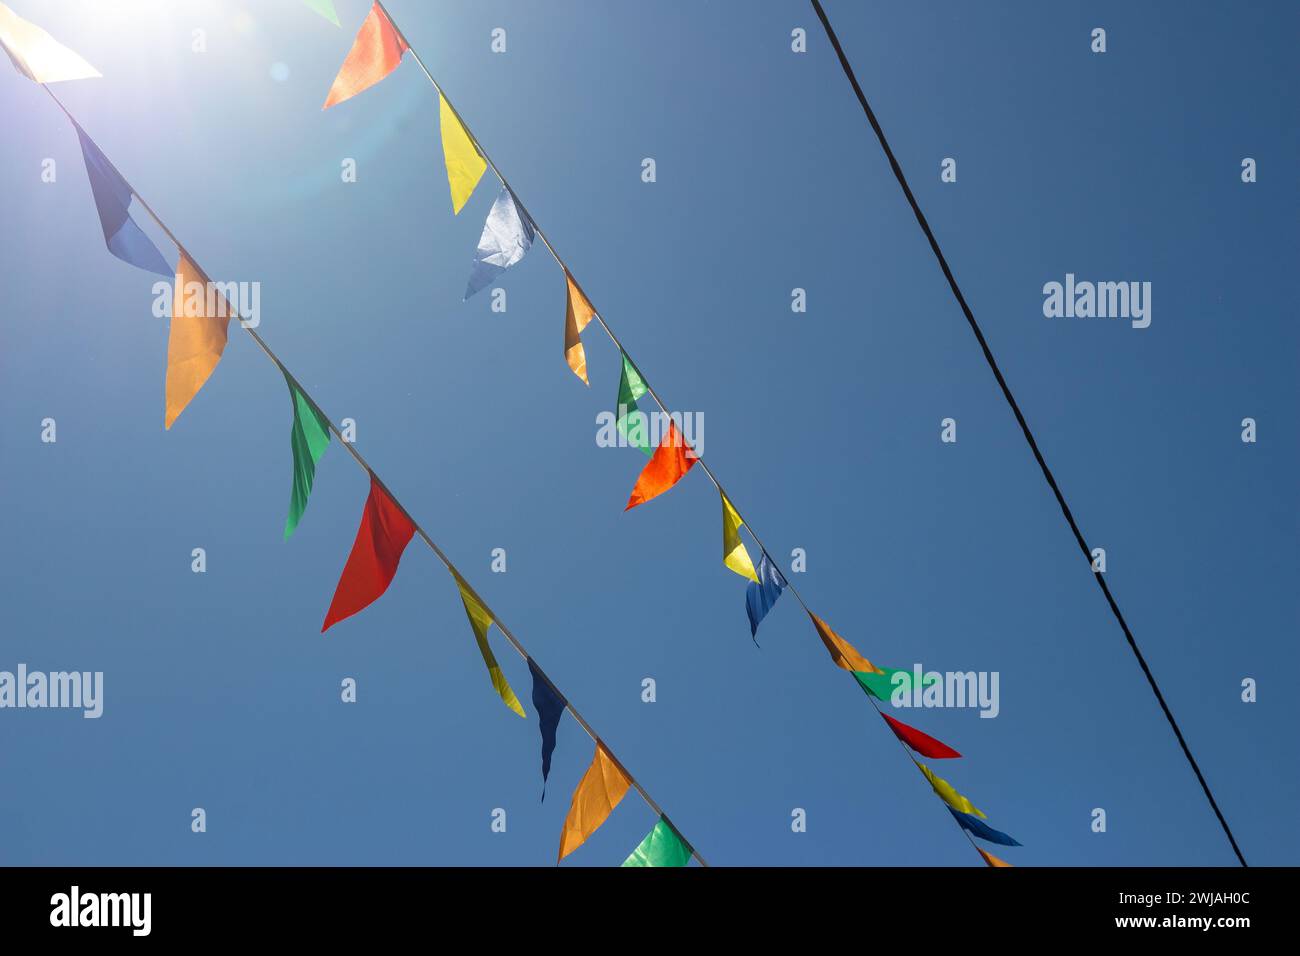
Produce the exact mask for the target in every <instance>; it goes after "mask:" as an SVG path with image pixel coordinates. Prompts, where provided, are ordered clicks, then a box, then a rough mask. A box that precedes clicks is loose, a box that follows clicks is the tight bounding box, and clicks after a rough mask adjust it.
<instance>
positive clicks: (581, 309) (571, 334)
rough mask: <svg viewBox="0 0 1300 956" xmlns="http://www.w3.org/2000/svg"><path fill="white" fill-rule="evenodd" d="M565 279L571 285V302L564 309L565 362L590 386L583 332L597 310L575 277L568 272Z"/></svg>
mask: <svg viewBox="0 0 1300 956" xmlns="http://www.w3.org/2000/svg"><path fill="white" fill-rule="evenodd" d="M564 278H565V280H566V281H567V282H568V284H569V301H568V303H567V304H566V305H565V309H564V360H565V361H566V362H568V363H569V368H571V369H573V374H574V375H576V376H578V378H580V379H582V381H583V383H584V384H586V385H590V384H591V383H590V382H588V381H587V351H586V349H584V348H583V347H582V330H583V329H585V328H586V327H587V323H588V322H590V321H591V320H592V318H593V317H594V316H595V315H596V310H595V309H593V308H592V307H591V303H590V302H588V301H587V297H586V295H584V294H583V292H582V288H581V287H580V286H579V285H578V283H576V282H574V281H573V276H571V275H569V273H568V272H567V271H566V272H565V273H564Z"/></svg>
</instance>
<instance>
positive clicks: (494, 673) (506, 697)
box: [451, 568, 554, 780]
mask: <svg viewBox="0 0 1300 956" xmlns="http://www.w3.org/2000/svg"><path fill="white" fill-rule="evenodd" d="M451 573H452V577H454V578H455V579H456V587H458V588H460V599H461V601H463V602H464V604H465V614H466V616H468V617H469V626H470V627H472V628H473V629H474V640H475V641H477V642H478V650H479V653H480V654H482V655H483V663H484V664H486V665H487V669H488V676H489V677H490V678H492V687H493V688H494V689H495V690H496V692H497V696H499V697H500V698H501V700H502V701H503V702H504V703H505V705H506V706H507V707H509V708H510V709H511V710H513V711H514V712H515V713H516V714H518V715H519V716H520V717H527V716H528V715H527V714H526V713H524V705H523V704H521V703H519V698H518V697H516V696H515V692H514V691H513V690H512V689H511V687H510V682H509V681H508V680H506V675H505V673H504V672H503V671H502V670H501V665H500V664H498V663H497V658H496V655H495V654H493V653H492V648H491V646H490V645H489V644H488V629H489V628H490V627H491V626H492V625H493V624H494V623H495V622H494V621H493V619H492V615H491V614H489V613H488V609H487V608H485V607H484V606H483V602H482V601H480V600H479V598H478V595H477V594H475V593H474V589H473V588H471V587H470V586H469V583H468V582H467V581H466V580H465V579H464V578H462V577H461V576H460V574H458V573H457V572H456V570H455V569H454V568H453V569H452V572H451ZM536 694H537V687H536V684H534V685H533V695H534V697H536ZM545 738H546V731H545V729H543V731H542V746H543V750H544V749H545V746H546V743H545ZM552 746H554V745H552ZM549 757H550V755H549V754H546V753H543V755H542V764H543V768H545V766H546V764H548V763H549ZM543 780H545V774H544V773H543Z"/></svg>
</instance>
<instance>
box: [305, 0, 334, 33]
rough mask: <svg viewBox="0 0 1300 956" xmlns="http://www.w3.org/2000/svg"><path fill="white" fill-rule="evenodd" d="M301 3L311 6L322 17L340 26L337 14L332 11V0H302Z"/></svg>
mask: <svg viewBox="0 0 1300 956" xmlns="http://www.w3.org/2000/svg"><path fill="white" fill-rule="evenodd" d="M302 2H303V3H305V4H307V6H309V7H311V8H312V9H313V10H315V11H316V12H317V13H319V14H320V15H321V16H322V17H324V18H325V19H326V20H328V21H329V22H330V23H332V24H334V25H335V26H336V27H337V26H340V25H341V24H340V23H339V15H338V14H337V13H335V12H334V0H302Z"/></svg>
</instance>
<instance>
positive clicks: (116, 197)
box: [77, 126, 173, 279]
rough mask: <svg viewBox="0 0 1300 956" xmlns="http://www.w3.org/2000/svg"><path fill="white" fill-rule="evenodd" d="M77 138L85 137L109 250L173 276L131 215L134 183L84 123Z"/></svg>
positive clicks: (92, 187)
mask: <svg viewBox="0 0 1300 956" xmlns="http://www.w3.org/2000/svg"><path fill="white" fill-rule="evenodd" d="M77 138H78V139H79V140H81V157H82V159H84V160H85V161H86V175H87V176H88V177H89V178H90V191H91V193H93V194H94V196H95V208H96V209H98V210H99V224H100V225H101V226H102V227H103V228H104V242H105V243H106V244H107V245H108V251H109V252H111V253H113V255H115V256H117V257H118V258H119V259H121V260H122V261H123V262H129V263H130V264H131V265H133V266H138V267H139V268H141V269H146V270H148V271H149V272H156V273H157V274H158V275H160V276H166V277H167V278H169V279H170V278H172V275H173V271H172V267H171V266H169V265H168V264H167V261H166V260H165V259H164V258H163V257H162V253H161V252H159V251H158V247H157V246H155V245H154V244H153V241H152V240H151V239H150V238H149V237H148V236H146V235H145V234H144V232H143V231H141V229H140V227H139V226H137V225H136V224H135V220H134V219H132V218H131V212H130V206H131V196H132V195H133V193H132V190H131V187H130V185H129V184H128V183H127V181H126V180H125V179H123V178H122V174H121V173H119V172H118V171H117V170H116V169H114V168H113V164H112V163H110V162H109V161H108V157H106V156H105V155H104V154H103V153H101V152H100V151H99V147H98V146H96V145H95V141H94V140H92V139H91V138H90V137H89V136H87V135H86V133H85V130H83V129H82V128H81V127H80V126H78V127H77Z"/></svg>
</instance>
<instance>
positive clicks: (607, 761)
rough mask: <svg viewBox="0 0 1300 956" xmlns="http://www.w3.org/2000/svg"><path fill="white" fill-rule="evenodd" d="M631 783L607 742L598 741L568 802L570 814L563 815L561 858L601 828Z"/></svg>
mask: <svg viewBox="0 0 1300 956" xmlns="http://www.w3.org/2000/svg"><path fill="white" fill-rule="evenodd" d="M631 785H632V781H631V780H629V779H628V778H627V775H626V774H624V773H623V770H622V768H621V767H619V765H618V763H617V762H616V761H615V760H614V758H613V757H612V756H611V755H610V753H609V751H608V750H606V749H605V745H604V744H602V743H600V742H599V741H597V742H596V753H595V756H593V757H592V758H591V766H590V767H588V768H587V772H586V773H584V774H583V775H582V779H581V780H580V781H578V789H576V790H574V791H573V802H572V803H570V804H569V815H568V816H567V817H565V818H564V831H563V832H562V833H561V834H560V859H561V860H563V859H564V858H565V857H566V856H568V855H569V854H570V853H572V852H573V851H574V850H576V849H577V848H578V847H580V846H582V844H583V843H585V842H586V841H587V837H589V836H591V835H592V834H593V833H595V832H596V831H597V830H598V829H599V828H600V825H601V824H602V823H604V822H605V819H606V818H607V817H608V816H609V815H610V814H611V813H613V812H614V808H615V807H616V806H618V802H619V801H620V800H622V799H623V795H624V794H626V793H627V788H628V787H630V786H631ZM557 862H558V861H557Z"/></svg>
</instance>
